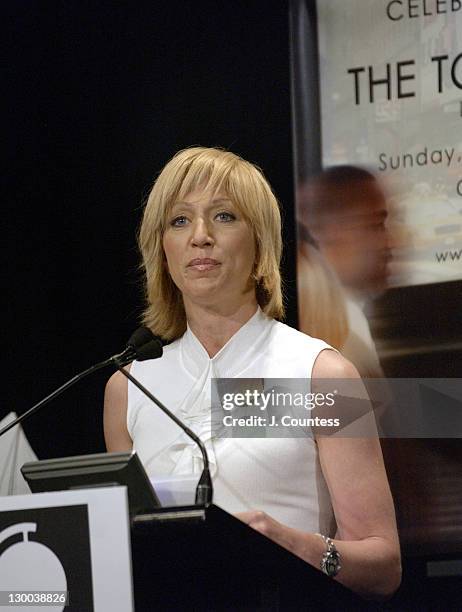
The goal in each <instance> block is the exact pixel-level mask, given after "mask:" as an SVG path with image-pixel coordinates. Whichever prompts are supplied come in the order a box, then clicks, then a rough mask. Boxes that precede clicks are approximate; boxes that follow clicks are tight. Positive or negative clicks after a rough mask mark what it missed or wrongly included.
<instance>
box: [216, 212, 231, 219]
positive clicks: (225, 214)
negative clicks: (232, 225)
mask: <svg viewBox="0 0 462 612" xmlns="http://www.w3.org/2000/svg"><path fill="white" fill-rule="evenodd" d="M215 218H216V219H218V220H219V221H234V220H235V219H236V217H235V216H234V215H233V213H229V212H219V213H218V214H217V216H216V217H215Z"/></svg>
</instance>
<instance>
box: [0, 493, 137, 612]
mask: <svg viewBox="0 0 462 612" xmlns="http://www.w3.org/2000/svg"><path fill="white" fill-rule="evenodd" d="M66 603H67V605H68V606H69V607H66V608H65V609H66V610H79V611H81V610H85V612H107V611H108V610H111V612H130V611H133V609H134V604H133V582H132V567H131V550H130V526H129V518H128V502H127V491H126V487H105V488H98V489H81V490H75V491H60V492H53V493H35V494H33V495H15V496H9V497H0V606H1V607H0V609H1V610H8V609H11V610H15V611H16V612H19V611H20V610H24V611H26V610H31V607H30V606H34V605H38V606H39V609H40V610H41V611H42V612H45V611H46V610H50V612H51V611H52V612H57V611H58V610H63V609H64V606H65V605H66ZM8 604H10V605H8ZM3 606H6V607H3Z"/></svg>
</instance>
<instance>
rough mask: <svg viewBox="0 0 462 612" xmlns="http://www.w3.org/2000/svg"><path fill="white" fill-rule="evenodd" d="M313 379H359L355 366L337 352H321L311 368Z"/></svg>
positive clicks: (327, 350) (328, 350) (325, 350)
mask: <svg viewBox="0 0 462 612" xmlns="http://www.w3.org/2000/svg"><path fill="white" fill-rule="evenodd" d="M313 378H360V376H359V372H358V370H357V369H356V368H355V366H354V365H353V364H352V363H351V361H348V359H345V357H343V355H341V354H340V353H339V352H337V351H335V350H331V349H324V350H322V351H321V352H320V353H319V355H318V356H317V358H316V361H315V362H314V366H313Z"/></svg>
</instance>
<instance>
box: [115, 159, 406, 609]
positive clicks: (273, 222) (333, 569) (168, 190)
mask: <svg viewBox="0 0 462 612" xmlns="http://www.w3.org/2000/svg"><path fill="white" fill-rule="evenodd" d="M139 239H140V248H141V252H142V255H143V263H144V268H145V271H146V289H147V303H148V306H147V308H146V311H145V315H144V321H145V323H146V324H147V325H148V326H149V327H150V328H151V329H152V330H153V331H154V333H156V334H159V335H161V336H162V337H164V338H166V339H167V340H172V341H173V342H172V343H171V344H169V345H168V346H166V347H165V351H164V355H163V357H162V358H161V359H159V360H155V361H154V360H153V361H146V362H142V363H140V362H134V363H133V364H132V365H131V369H132V373H133V374H134V376H135V377H137V378H138V379H139V380H141V382H142V383H144V384H145V385H146V386H147V387H148V388H150V390H152V391H153V392H154V393H155V394H156V395H157V396H158V397H159V399H160V400H161V401H163V402H164V403H165V404H166V405H167V406H168V407H169V408H170V409H172V410H174V411H175V412H176V413H177V414H178V415H179V416H180V417H181V418H182V419H184V420H185V421H186V422H187V424H189V425H190V426H191V427H192V428H193V429H194V430H195V431H196V432H197V433H198V434H199V435H200V437H201V438H202V439H203V441H204V442H205V443H206V445H207V448H208V452H209V455H210V457H211V466H212V475H213V481H214V501H215V502H216V503H217V504H218V505H220V506H222V507H223V508H224V509H225V510H227V511H229V512H232V513H234V514H236V515H237V516H238V517H239V518H240V519H241V520H243V521H245V522H246V523H247V524H249V525H250V526H251V527H253V528H255V529H256V530H258V531H260V532H261V533H263V534H265V535H266V536H268V537H269V538H271V539H273V540H274V541H276V542H278V543H279V544H280V545H282V546H284V547H286V548H287V549H289V550H290V551H292V552H293V553H294V554H296V555H298V556H299V557H301V558H302V559H304V560H305V561H307V562H308V563H310V564H312V565H313V566H315V567H317V568H319V567H320V565H321V564H322V562H323V560H324V561H326V560H327V561H330V562H331V563H330V564H329V563H324V565H323V569H324V571H326V573H329V574H330V575H332V576H334V575H335V579H336V580H338V581H339V582H341V583H343V584H344V585H346V586H347V587H349V588H351V589H353V590H355V591H357V592H359V593H361V594H363V595H365V596H368V597H386V596H389V595H390V594H392V593H393V592H394V591H395V590H396V588H397V586H398V585H399V582H400V553H399V543H398V538H397V533H396V524H395V517H394V509H393V502H392V499H391V495H390V491H389V488H388V483H387V479H386V474H385V470H384V466H383V461H382V456H381V452H380V445H379V442H378V440H377V439H375V438H368V439H353V438H336V439H334V438H329V437H321V436H319V437H318V438H317V439H314V438H313V437H309V436H307V437H302V438H287V439H282V438H258V439H257V438H219V439H217V438H212V434H211V428H210V405H211V404H210V402H211V400H210V379H211V378H216V377H222V378H260V379H267V378H291V377H295V378H296V377H298V378H301V377H306V378H309V377H313V378H314V379H316V378H337V377H338V378H357V377H358V374H357V372H356V370H355V369H354V367H353V366H352V365H351V364H350V363H349V362H348V361H346V360H345V359H344V358H342V357H341V356H340V355H339V354H338V353H337V352H336V351H334V350H332V349H331V347H329V345H327V344H325V343H324V342H322V341H320V340H316V339H314V338H310V337H309V336H307V335H305V334H302V333H300V332H297V331H296V330H293V329H291V328H289V327H287V326H286V325H283V324H282V323H280V322H278V321H276V318H281V317H282V316H283V303H282V293H281V280H280V275H279V261H280V256H281V226H280V215H279V209H278V204H277V201H276V199H275V197H274V195H273V193H272V191H271V188H270V187H269V185H268V183H267V182H266V180H265V179H264V177H263V175H262V174H261V172H260V171H259V170H258V169H257V168H256V167H255V166H253V165H252V164H250V163H248V162H246V161H244V160H242V159H241V158H239V157H237V156H236V155H234V154H232V153H230V152H225V151H221V150H216V149H206V148H191V149H186V150H184V151H180V152H179V153H177V155H175V156H174V157H173V159H172V160H171V161H170V162H169V163H168V164H167V165H166V166H165V168H164V169H163V171H162V172H161V174H160V175H159V177H158V178H157V180H156V182H155V184H154V187H153V189H152V191H151V194H150V196H149V199H148V202H147V205H146V209H145V212H144V218H143V221H142V225H141V231H140V237H139ZM329 349H331V350H329ZM105 437H106V444H107V449H108V451H123V450H129V449H132V448H134V449H135V450H137V452H138V454H139V455H140V457H141V460H142V461H143V463H144V465H145V467H146V469H147V471H148V473H150V474H151V475H157V476H160V475H163V474H165V475H167V474H187V473H197V474H198V475H199V474H200V471H201V469H202V464H201V457H200V454H199V452H198V450H197V449H196V448H195V447H194V445H192V443H191V442H190V441H189V440H188V439H186V438H185V437H184V436H183V434H179V433H178V431H177V428H176V426H175V425H174V424H172V423H171V422H170V421H169V420H168V419H167V418H166V417H164V415H163V414H161V413H159V411H157V410H156V409H155V408H153V407H152V406H151V405H150V404H149V402H147V401H145V399H144V397H143V396H142V395H140V394H139V393H138V391H137V389H135V388H134V387H133V385H128V386H127V382H126V379H125V378H124V377H123V376H122V375H121V374H120V373H116V374H114V376H113V377H112V378H111V379H110V381H109V383H108V385H107V388H106V396H105ZM318 531H320V532H321V533H322V534H323V536H324V537H323V536H320V535H319V534H318V533H316V532H318ZM327 536H331V537H332V538H334V536H335V539H334V540H333V541H332V540H331V539H327ZM339 559H340V560H341V562H339ZM340 565H341V568H340V567H339V566H340Z"/></svg>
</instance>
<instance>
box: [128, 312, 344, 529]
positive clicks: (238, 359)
mask: <svg viewBox="0 0 462 612" xmlns="http://www.w3.org/2000/svg"><path fill="white" fill-rule="evenodd" d="M326 348H331V347H330V346H329V345H328V344H326V343H325V342H323V341H322V340H317V339H315V338H311V337H310V336H307V335H306V334H302V333H301V332H298V331H297V330H295V329H292V328H291V327H288V326H287V325H284V324H283V323H279V322H277V321H275V320H273V319H269V318H268V317H266V316H265V315H264V314H263V312H262V311H261V310H260V309H258V310H257V312H256V313H255V315H254V316H253V317H252V318H251V319H250V320H249V321H248V322H247V323H246V324H245V325H243V326H242V327H241V328H240V329H239V331H238V332H237V333H236V334H234V336H233V337H232V338H231V339H230V340H229V341H228V342H227V344H226V345H225V346H224V347H223V348H222V349H221V350H220V351H219V352H218V353H217V354H216V355H215V356H214V357H213V358H212V359H210V357H209V355H208V353H207V351H206V350H205V348H204V347H203V346H202V344H201V343H200V342H199V340H198V339H197V338H196V336H195V335H194V334H193V333H192V331H191V330H190V329H189V328H188V329H187V331H186V333H185V334H184V335H183V336H182V337H181V338H179V339H178V340H176V341H175V342H173V343H172V344H170V345H168V346H166V347H165V348H164V354H163V356H162V358H160V359H156V360H148V361H143V362H138V361H135V362H133V364H132V367H131V373H132V375H133V376H135V378H137V379H138V380H139V381H140V382H141V383H142V384H143V385H145V386H146V387H147V388H148V389H149V390H150V391H151V392H152V393H153V394H154V395H155V396H156V397H157V398H158V399H159V400H160V401H161V402H163V403H164V404H165V405H166V406H167V407H168V408H169V410H171V411H172V412H173V413H175V414H176V415H177V416H178V417H179V418H180V419H182V421H183V422H184V423H185V424H186V425H187V426H188V427H190V428H191V429H192V430H193V431H195V432H196V433H197V434H198V435H199V436H200V438H201V440H202V441H203V442H204V443H205V445H206V447H207V451H208V454H209V460H210V468H211V473H212V478H213V485H214V503H216V504H217V505H218V506H220V507H222V508H223V509H224V510H226V511H228V512H230V513H236V512H241V511H245V510H250V509H256V510H263V511H264V512H266V513H267V514H269V515H270V516H272V517H273V518H275V519H276V520H278V521H280V522H281V523H283V524H285V525H288V526H290V527H293V528H295V529H300V530H302V531H311V532H313V531H315V532H320V533H325V534H331V535H333V534H334V532H335V521H334V518H333V511H332V506H331V503H330V497H329V492H328V490H327V486H326V483H325V481H324V477H323V475H322V472H321V467H320V463H319V458H318V452H317V445H316V442H315V440H314V439H313V438H312V437H301V438H300V437H298V438H297V437H293V438H268V437H266V438H212V436H211V428H210V406H211V399H210V397H211V383H210V379H211V378H273V379H274V378H302V379H303V378H308V377H311V372H312V369H313V365H314V362H315V360H316V357H317V356H318V354H319V353H320V351H322V350H323V349H326ZM127 426H128V431H129V433H130V436H131V438H132V440H133V450H135V451H136V452H137V453H138V455H139V456H140V459H141V461H142V463H143V465H144V466H145V468H146V471H147V472H148V474H149V476H151V477H154V476H156V477H166V476H171V475H191V474H197V476H198V478H199V475H200V473H201V472H202V467H203V462H202V456H201V453H200V450H199V448H198V447H197V446H196V445H195V444H194V442H193V441H192V440H190V439H189V438H188V437H187V436H186V435H185V434H184V433H183V432H182V431H181V430H180V429H179V428H178V426H177V425H176V424H175V423H174V422H173V421H171V420H170V419H169V418H168V417H167V416H166V415H165V414H164V413H163V412H161V410H160V409H158V408H157V407H156V406H154V405H153V404H152V403H151V402H150V401H149V400H148V399H147V398H146V397H145V396H144V395H143V394H142V393H141V391H139V390H138V389H137V388H136V387H135V386H134V385H133V384H132V383H130V382H129V383H128V410H127Z"/></svg>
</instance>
